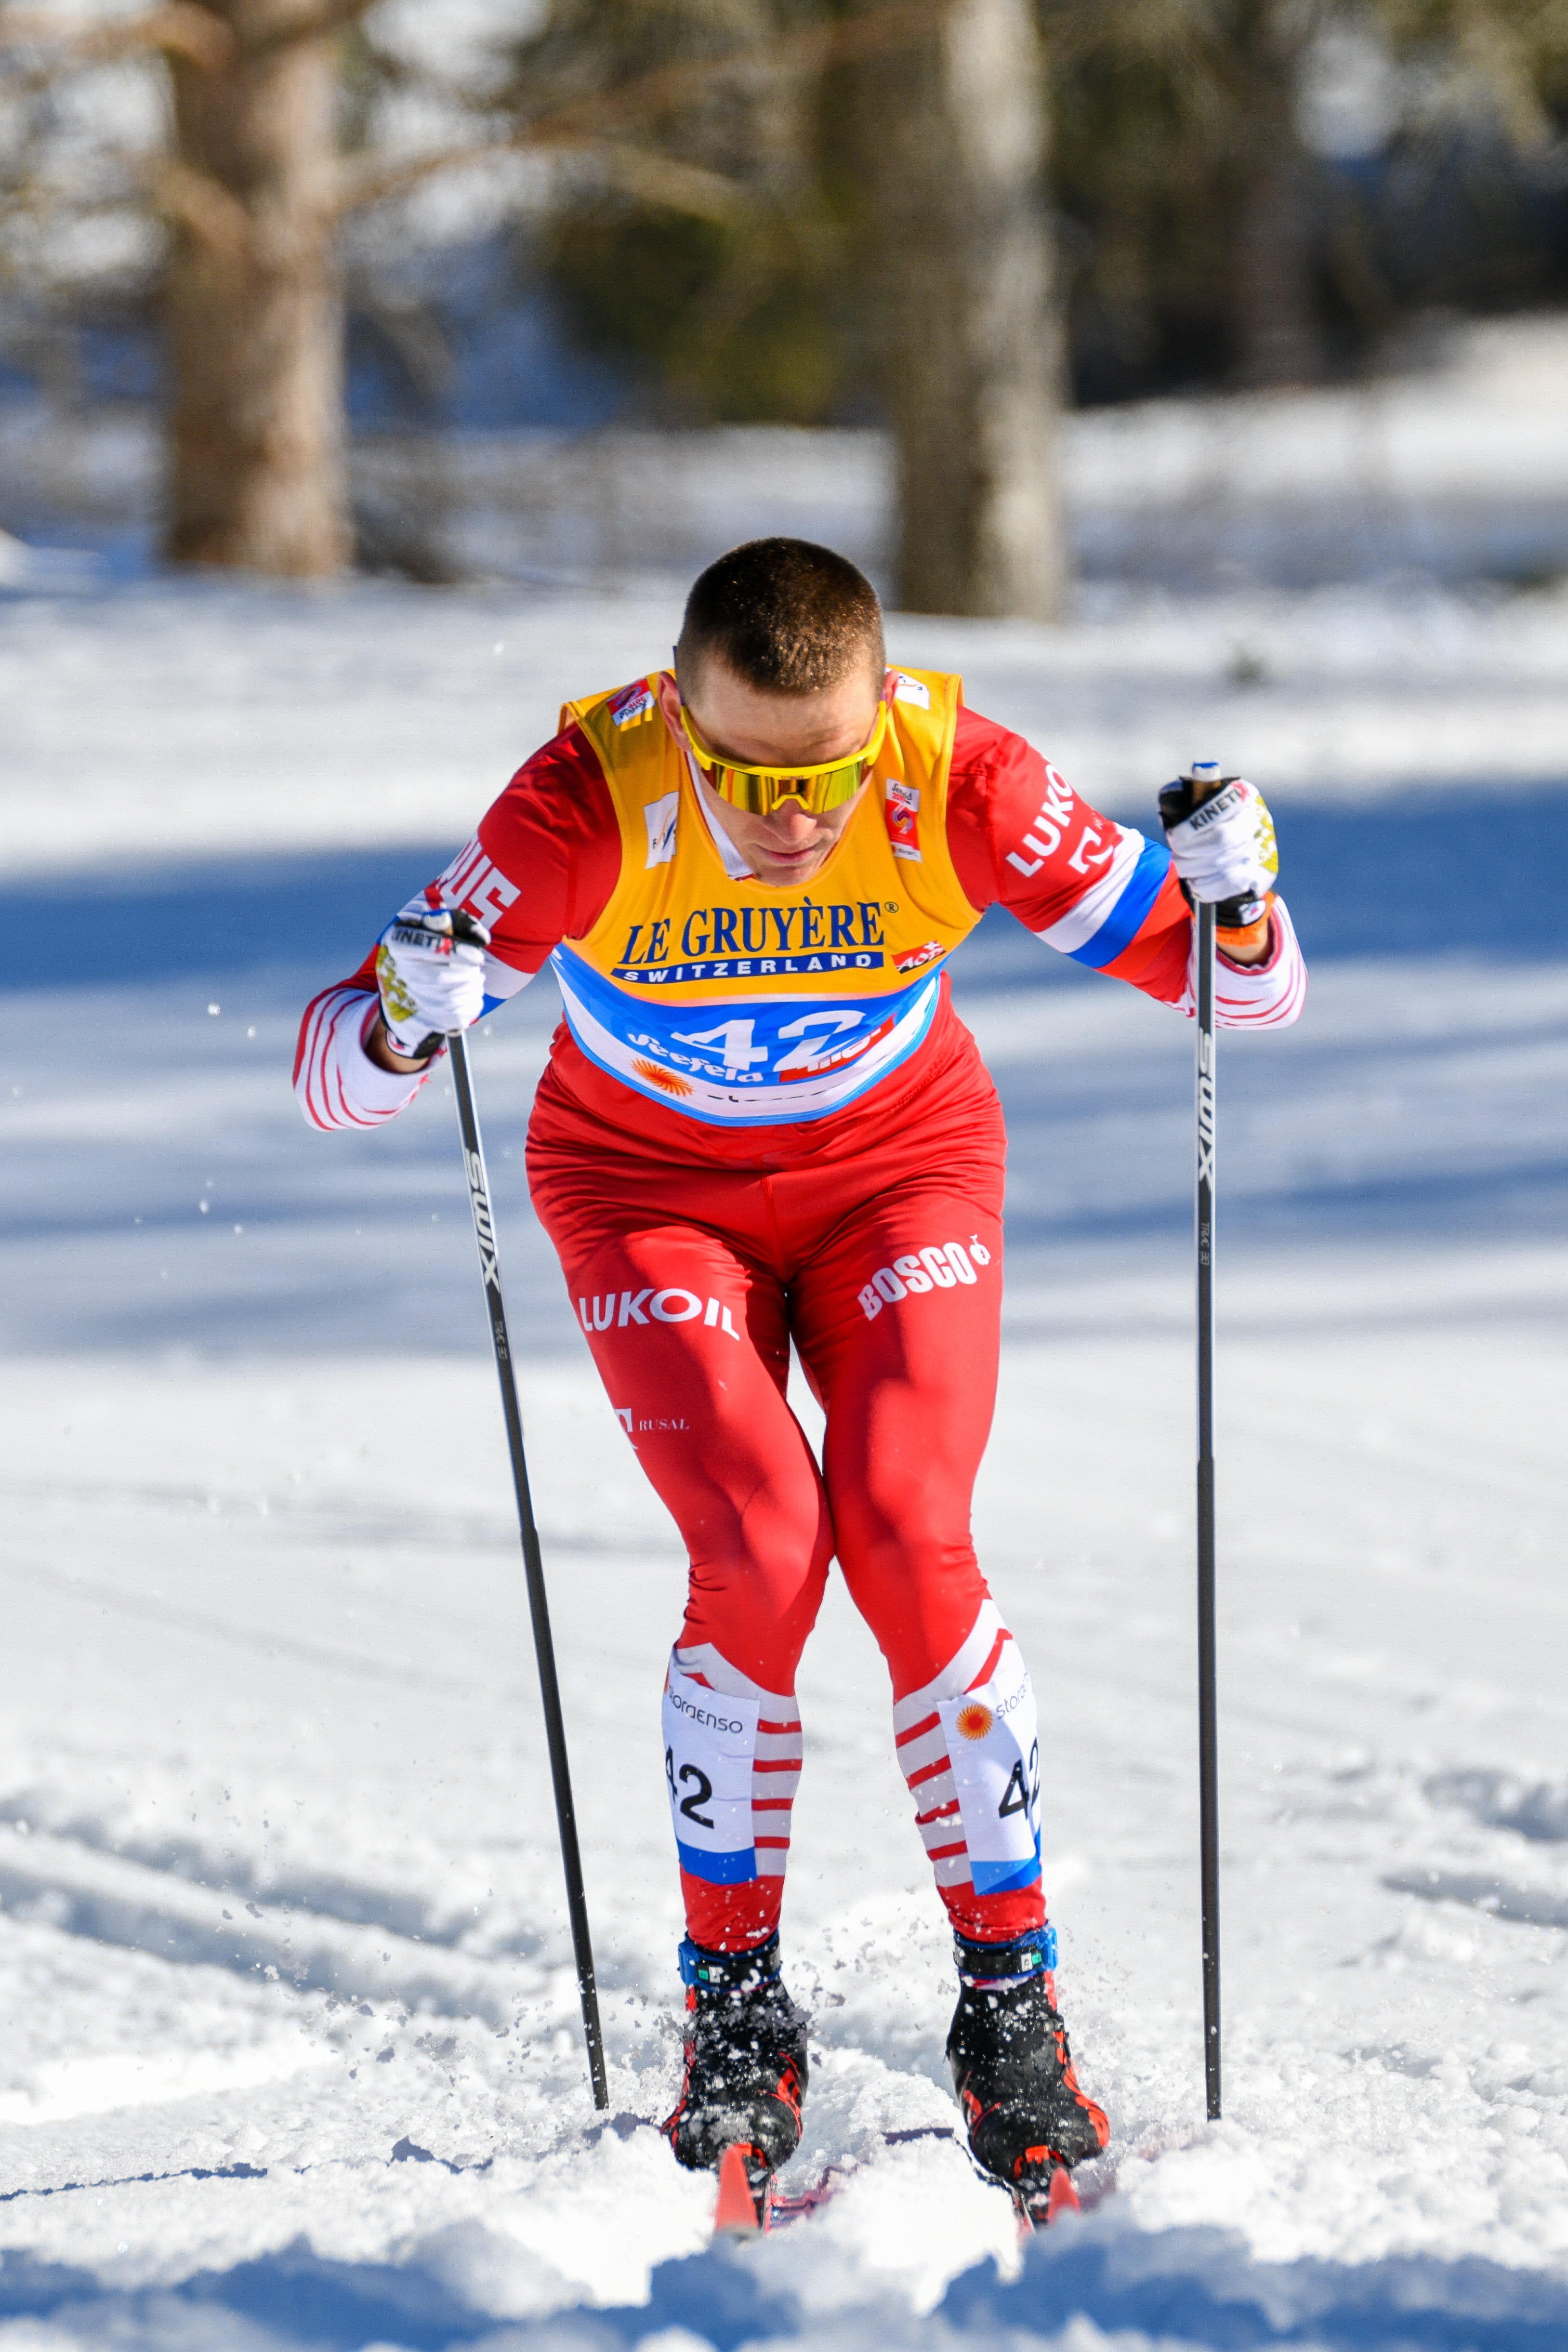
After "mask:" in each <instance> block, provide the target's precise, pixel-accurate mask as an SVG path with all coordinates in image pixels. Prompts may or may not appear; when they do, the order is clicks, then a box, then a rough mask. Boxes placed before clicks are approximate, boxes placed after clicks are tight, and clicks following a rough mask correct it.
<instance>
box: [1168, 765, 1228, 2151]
mask: <svg viewBox="0 0 1568 2352" xmlns="http://www.w3.org/2000/svg"><path fill="white" fill-rule="evenodd" d="M1223 781H1224V779H1222V778H1221V776H1220V773H1219V763H1218V761H1217V760H1195V761H1193V763H1192V766H1191V768H1190V770H1189V771H1188V772H1187V774H1186V777H1185V778H1184V780H1183V782H1181V783H1180V784H1179V785H1167V786H1166V790H1165V792H1163V793H1161V794H1160V806H1161V812H1162V814H1165V815H1166V821H1167V823H1170V824H1176V823H1177V822H1178V821H1179V820H1180V819H1181V818H1182V817H1184V816H1189V815H1190V814H1191V813H1192V811H1193V810H1194V809H1195V808H1196V807H1197V804H1198V803H1199V802H1200V801H1203V800H1205V799H1207V796H1208V794H1209V793H1211V792H1214V791H1216V790H1217V789H1218V786H1219V784H1220V783H1221V782H1223ZM1216 920H1217V910H1216V908H1214V907H1213V906H1212V905H1210V904H1207V902H1205V901H1204V900H1202V899H1200V900H1199V901H1198V905H1197V1067H1196V1072H1195V1078H1196V1087H1195V1093H1196V1116H1195V1126H1196V1130H1197V1134H1196V1141H1197V1184H1196V1188H1195V1189H1196V1202H1195V1209H1196V1215H1195V1220H1194V1223H1195V1241H1196V1255H1197V1801H1198V1877H1199V1884H1200V1887H1201V1895H1202V1917H1203V2074H1204V2089H1205V2093H1206V2095H1207V2111H1208V2119H1209V2121H1210V2123H1218V2120H1219V1758H1218V1728H1217V1709H1216V1696H1215V1675H1214V1153H1215V1137H1216V1129H1215V1025H1214V954H1215V937H1214V934H1215V928H1216Z"/></svg>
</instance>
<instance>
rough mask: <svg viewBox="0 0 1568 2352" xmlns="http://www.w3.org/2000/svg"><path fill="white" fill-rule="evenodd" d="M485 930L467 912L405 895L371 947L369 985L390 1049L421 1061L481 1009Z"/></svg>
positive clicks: (486, 941)
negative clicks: (373, 980) (372, 984)
mask: <svg viewBox="0 0 1568 2352" xmlns="http://www.w3.org/2000/svg"><path fill="white" fill-rule="evenodd" d="M488 944H489V935H488V933H487V932H486V929H485V927H484V925H483V924H482V923H476V921H475V920H474V919H473V917H472V916H471V915H463V914H458V915H453V914H452V913H451V912H449V910H448V909H447V908H444V907H435V908H433V907H429V906H427V905H426V904H425V902H424V900H423V898H411V899H410V901H409V903H408V905H407V906H406V907H404V908H403V909H402V913H401V914H400V915H399V916H398V918H397V919H396V921H395V922H392V923H389V924H388V925H387V927H386V929H385V930H384V931H383V932H382V936H381V942H380V944H379V946H378V947H377V949H376V987H377V989H378V990H379V992H380V994H381V1001H382V1020H383V1021H384V1022H385V1024H386V1032H387V1043H388V1045H390V1046H391V1047H392V1052H393V1053H394V1054H403V1055H408V1056H409V1057H410V1059H412V1060H416V1061H422V1062H423V1061H427V1060H428V1059H429V1057H430V1055H432V1054H434V1053H435V1052H437V1051H438V1049H439V1047H440V1045H441V1042H442V1040H443V1038H444V1037H445V1036H447V1035H449V1034H450V1033H451V1032H452V1031H453V1030H454V1029H466V1028H468V1027H470V1026H471V1025H472V1024H473V1023H474V1022H476V1021H477V1020H478V1018H479V1015H480V1013H482V1012H483V1011H484V1009H485V950H486V947H487V946H488Z"/></svg>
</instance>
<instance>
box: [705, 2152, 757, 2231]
mask: <svg viewBox="0 0 1568 2352" xmlns="http://www.w3.org/2000/svg"><path fill="white" fill-rule="evenodd" d="M713 2226H714V2234H715V2236H716V2237H737V2238H740V2237H746V2238H754V2237H756V2235H757V2233H758V2231H759V2230H760V2229H761V2227H762V2224H761V2222H760V2221H759V2220H758V2214H757V2200H756V2198H755V2197H753V2195H752V2193H751V2179H750V2175H749V2174H748V2173H747V2169H746V2156H745V2152H744V2150H743V2149H742V2148H740V2147H738V2146H737V2147H727V2148H726V2149H725V2152H724V2154H723V2155H722V2156H721V2157H720V2158H719V2160H718V2203H717V2205H716V2207H715V2209H714V2217H713Z"/></svg>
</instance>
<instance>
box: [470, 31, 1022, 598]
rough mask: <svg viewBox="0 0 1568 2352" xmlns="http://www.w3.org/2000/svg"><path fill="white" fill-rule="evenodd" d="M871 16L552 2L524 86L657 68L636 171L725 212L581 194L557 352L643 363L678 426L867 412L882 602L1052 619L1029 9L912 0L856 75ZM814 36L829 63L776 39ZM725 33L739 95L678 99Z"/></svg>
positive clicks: (550, 249)
mask: <svg viewBox="0 0 1568 2352" xmlns="http://www.w3.org/2000/svg"><path fill="white" fill-rule="evenodd" d="M871 21H872V20H871V18H870V17H869V16H867V15H865V14H857V13H856V12H854V11H851V10H842V11H841V10H838V9H835V8H833V7H831V6H824V5H819V0H660V5H657V6H647V5H629V0H555V5H553V6H552V8H551V9H550V11H549V16H547V18H546V20H545V22H544V24H543V26H541V28H540V31H539V33H538V36H537V37H536V38H535V39H534V40H533V41H531V42H529V43H528V44H527V45H526V46H525V47H523V48H521V49H520V50H519V52H518V56H517V87H518V88H519V89H530V90H535V91H537V90H538V89H539V88H540V87H541V86H542V87H543V88H545V89H549V90H552V91H556V92H563V91H565V90H567V89H571V88H572V87H575V86H580V85H582V84H583V83H584V82H586V83H587V84H588V86H590V87H591V86H593V84H594V82H595V80H596V79H597V80H599V81H600V82H601V83H602V82H604V81H608V80H610V79H612V78H613V77H614V76H615V75H616V74H617V73H619V72H620V71H622V70H623V69H624V60H625V59H626V58H627V57H628V55H631V56H632V57H634V58H638V60H639V61H640V62H642V63H643V64H644V65H647V64H649V63H650V62H651V61H652V60H653V59H658V60H659V61H661V63H665V64H666V65H667V68H668V69H669V71H670V85H669V86H670V89H671V93H672V102H671V105H670V108H669V110H668V111H667V114H666V115H665V117H664V119H663V120H657V121H655V120H652V119H650V120H649V121H647V122H646V124H645V126H644V131H643V140H644V142H645V143H644V144H643V151H642V152H643V153H644V154H647V155H650V156H652V155H657V156H659V157H660V158H662V159H664V160H665V161H678V162H680V163H684V164H686V165H690V164H693V163H699V164H702V165H703V166H705V167H706V168H707V169H709V170H712V171H713V172H715V173H719V174H722V175H723V177H724V179H725V181H726V182H727V184H729V185H730V186H732V187H735V188H737V189H739V190H742V191H744V194H745V202H744V204H743V205H739V206H737V208H736V209H735V210H734V211H733V212H732V213H731V215H730V216H729V217H728V218H727V219H722V218H712V219H709V220H706V221H697V220H695V219H694V218H693V217H691V216H690V215H687V216H686V217H684V218H679V217H676V216H675V215H674V213H673V212H672V211H671V210H670V209H669V208H668V207H667V206H665V205H663V204H662V203H661V200H660V196H659V192H658V189H657V187H656V186H654V185H652V184H650V185H648V186H646V187H642V188H639V187H634V186H630V185H628V184H627V183H626V181H625V179H624V177H623V176H622V177H620V178H618V179H615V180H610V179H607V178H604V177H602V176H601V177H600V178H598V179H597V180H595V179H594V178H592V177H589V176H580V177H576V178H574V179H572V180H570V181H569V182H567V183H566V184H564V185H563V187H562V190H561V195H560V203H559V209H558V212H557V215H556V218H555V223H554V226H553V229H552V232H551V235H550V238H549V244H548V246H547V247H546V258H547V266H548V268H549V273H550V277H551V279H552V282H553V284H554V286H555V288H556V289H557V291H558V292H559V295H560V296H561V297H562V299H563V300H564V302H565V304H566V306H567V309H568V311H569V315H570V318H571V320H573V322H574V324H575V325H576V327H577V329H578V331H580V333H582V334H584V335H585V336H586V337H587V338H588V339H589V340H590V341H591V342H592V343H593V344H594V345H595V346H596V347H598V348H600V349H603V350H609V351H612V352H616V353H617V354H621V355H625V354H631V355H632V356H633V357H635V358H636V359H637V360H639V361H641V362H643V365H644V367H645V369H646V371H647V373H648V375H649V377H650V378H651V379H652V380H653V383H655V384H656V386H657V388H658V393H659V395H660V398H661V400H662V401H663V402H664V403H665V404H668V403H670V402H671V401H672V400H673V402H674V408H675V413H677V414H681V415H688V416H691V417H693V418H698V417H702V416H709V417H719V418H744V417H749V416H767V417H773V418H779V417H784V418H789V419H791V420H793V421H797V422H800V423H816V422H821V421H825V420H826V419H828V418H831V417H833V416H835V415H862V416H863V415H866V414H867V413H868V411H869V412H870V413H873V414H874V413H878V412H880V413H882V414H883V415H886V416H887V417H888V418H889V420H890V422H891V424H892V426H893V432H894V443H895V448H896V460H897V475H898V495H897V540H896V547H895V550H894V593H895V594H896V596H897V597H898V599H899V601H900V602H901V603H903V604H905V605H908V606H911V607H913V608H915V609H923V610H927V611H942V612H957V613H975V614H998V613H1009V614H1028V615H1030V616H1033V617H1037V618H1048V617H1050V616H1051V615H1052V614H1054V613H1055V611H1056V609H1057V605H1058V600H1059V597H1060V592H1061V576H1062V553H1061V531H1060V520H1059V515H1058V510H1057V503H1056V496H1055V468H1054V451H1053V446H1052V436H1053V428H1054V422H1055V415H1056V410H1057V405H1058V399H1059V377H1060V363H1059V349H1058V322H1057V318H1056V313H1055V309H1054V305H1053V299H1052V285H1051V246H1050V234H1049V220H1048V215H1047V212H1046V208H1045V203H1044V194H1043V180H1042V168H1043V162H1044V152H1045V108H1044V81H1043V68H1042V60H1041V55H1040V37H1039V31H1038V27H1037V24H1036V21H1035V16H1034V13H1033V7H1032V5H1031V0H946V5H928V6H927V7H925V9H924V10H923V11H921V12H920V15H919V17H918V18H916V17H915V15H914V12H911V21H912V22H914V23H915V26H916V29H915V32H914V33H913V34H906V35H905V36H904V37H903V38H901V39H900V40H899V41H898V42H896V43H893V42H888V43H885V44H884V43H881V42H879V43H877V44H876V45H875V47H873V45H872V44H871V43H870V42H869V41H868V42H866V44H865V47H866V48H867V49H868V50H869V51H870V52H871V53H870V54H869V55H867V56H864V57H862V58H861V59H860V60H859V61H854V60H853V45H854V42H855V37H856V34H857V30H858V29H859V28H861V27H864V26H869V24H870V23H871ZM812 22H815V23H816V24H817V25H818V26H820V27H824V28H826V27H833V28H835V30H836V37H835V38H834V39H833V41H832V43H831V46H828V45H827V44H826V43H823V44H821V45H819V46H817V47H812V46H811V45H810V43H809V41H808V40H806V39H804V38H802V37H801V35H800V33H799V32H798V33H796V34H795V35H794V37H793V39H792V40H791V41H786V42H785V43H784V44H783V45H782V46H781V45H780V36H781V35H783V34H784V33H785V32H786V28H788V27H789V26H799V27H801V28H802V29H804V28H806V27H809V26H810V24H811V23H812ZM742 27H747V28H749V31H750V36H751V37H752V38H753V39H754V40H755V42H756V44H757V47H756V52H755V54H756V59H757V67H758V71H757V74H756V76H755V78H753V79H751V80H750V81H749V82H748V83H747V84H745V85H732V86H730V87H729V88H727V89H726V90H725V91H724V92H723V93H722V100H723V102H722V103H719V102H716V101H717V99H718V96H719V94H718V93H714V94H713V95H712V96H704V95H703V94H701V92H700V91H698V92H695V93H694V92H693V91H687V92H685V93H684V94H683V93H682V92H681V91H680V89H679V79H678V61H680V60H682V59H687V60H692V61H695V60H698V59H700V58H703V57H704V56H705V55H706V54H707V53H708V52H709V51H710V50H711V49H712V48H713V47H715V46H716V44H718V43H720V42H722V41H724V40H730V41H733V40H734V39H735V38H736V37H737V32H738V31H740V30H741V28H742ZM623 160H624V158H623V155H622V162H623Z"/></svg>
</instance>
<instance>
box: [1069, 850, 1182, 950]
mask: <svg viewBox="0 0 1568 2352" xmlns="http://www.w3.org/2000/svg"><path fill="white" fill-rule="evenodd" d="M1170 863H1171V854H1170V851H1169V850H1168V849H1167V848H1166V845H1165V843H1164V842H1163V841H1145V844H1144V846H1143V851H1142V853H1141V855H1140V856H1139V858H1138V862H1137V864H1136V865H1135V866H1134V868H1133V870H1132V872H1131V874H1129V875H1128V877H1127V887H1126V888H1125V889H1124V891H1123V893H1122V895H1121V897H1120V898H1118V899H1117V901H1116V903H1115V905H1114V906H1113V908H1112V909H1111V911H1110V913H1109V914H1108V915H1107V916H1106V918H1105V919H1104V921H1103V923H1102V924H1101V926H1100V928H1099V929H1098V930H1097V931H1096V932H1095V934H1094V936H1093V938H1092V940H1084V942H1083V945H1082V947H1081V948H1072V949H1071V950H1069V952H1070V954H1071V958H1072V961H1073V962H1074V963H1087V964H1092V966H1093V968H1094V970H1095V971H1104V969H1105V966H1106V965H1107V964H1108V963H1114V962H1115V961H1116V958H1117V957H1118V956H1119V955H1120V954H1121V952H1122V950H1123V949H1124V948H1127V947H1131V945H1132V943H1133V941H1134V940H1135V939H1136V938H1137V936H1138V931H1139V929H1140V927H1141V926H1142V924H1143V920H1144V918H1145V915H1146V914H1147V913H1148V911H1149V908H1151V907H1152V906H1153V905H1154V903H1155V899H1156V898H1158V897H1159V895H1160V888H1161V886H1162V884H1163V883H1164V881H1165V878H1166V875H1167V874H1168V873H1169V871H1170Z"/></svg>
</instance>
